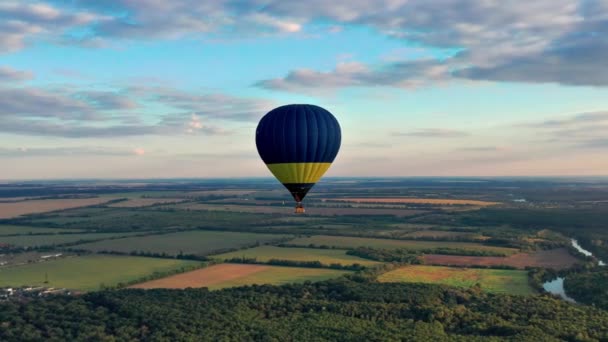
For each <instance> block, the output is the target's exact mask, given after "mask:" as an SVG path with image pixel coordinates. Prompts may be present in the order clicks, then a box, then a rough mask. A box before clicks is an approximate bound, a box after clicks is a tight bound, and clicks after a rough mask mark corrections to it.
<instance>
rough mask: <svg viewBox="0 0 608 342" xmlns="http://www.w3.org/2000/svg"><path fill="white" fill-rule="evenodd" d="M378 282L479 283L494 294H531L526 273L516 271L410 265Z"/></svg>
mask: <svg viewBox="0 0 608 342" xmlns="http://www.w3.org/2000/svg"><path fill="white" fill-rule="evenodd" d="M378 281H380V282H389V283H395V282H408V283H431V284H445V285H450V286H458V287H472V286H474V285H475V284H479V285H480V286H481V288H482V289H483V290H486V291H489V292H497V293H509V294H516V295H529V294H533V293H534V291H533V290H532V288H531V287H530V285H529V284H528V274H527V272H525V271H519V270H494V269H475V268H453V267H442V266H422V265H412V266H406V267H402V268H398V269H396V270H393V271H390V272H387V273H384V274H382V275H380V276H379V277H378Z"/></svg>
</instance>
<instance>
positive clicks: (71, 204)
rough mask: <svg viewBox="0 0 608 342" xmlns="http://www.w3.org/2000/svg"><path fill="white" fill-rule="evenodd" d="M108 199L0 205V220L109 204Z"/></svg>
mask: <svg viewBox="0 0 608 342" xmlns="http://www.w3.org/2000/svg"><path fill="white" fill-rule="evenodd" d="M108 200H109V199H108V198H102V197H93V198H70V199H47V200H31V201H22V202H13V203H0V219H3V218H12V217H17V216H21V215H27V214H35V213H44V212H48V211H55V210H64V209H70V208H78V207H86V206H89V205H96V204H101V203H105V202H107V201H108Z"/></svg>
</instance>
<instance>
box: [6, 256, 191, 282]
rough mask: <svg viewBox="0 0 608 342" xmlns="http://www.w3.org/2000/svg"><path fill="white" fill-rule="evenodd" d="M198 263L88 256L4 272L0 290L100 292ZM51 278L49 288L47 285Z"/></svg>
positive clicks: (35, 264) (29, 265) (15, 268)
mask: <svg viewBox="0 0 608 342" xmlns="http://www.w3.org/2000/svg"><path fill="white" fill-rule="evenodd" d="M196 264H198V262H195V261H186V260H176V259H157V258H143V257H128V256H124V257H123V256H109V255H86V256H80V257H67V258H62V259H56V260H52V261H46V262H39V263H34V264H27V265H21V266H16V267H8V268H0V287H5V286H13V287H17V286H45V287H55V288H68V289H74V290H81V291H92V290H98V289H99V288H100V286H101V285H102V284H103V285H106V286H112V285H116V284H118V283H121V282H128V281H132V280H136V279H138V278H141V277H144V276H146V275H149V274H152V273H154V272H167V271H171V270H174V269H177V268H181V267H183V266H189V265H196ZM45 275H48V280H49V282H48V284H45V283H44V279H45Z"/></svg>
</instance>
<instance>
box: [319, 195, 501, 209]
mask: <svg viewBox="0 0 608 342" xmlns="http://www.w3.org/2000/svg"><path fill="white" fill-rule="evenodd" d="M331 201H337V202H352V203H390V204H402V203H404V204H432V205H472V206H481V207H485V206H490V205H497V204H500V203H499V202H488V201H478V200H468V199H448V198H392V197H381V198H371V197H370V198H332V199H331Z"/></svg>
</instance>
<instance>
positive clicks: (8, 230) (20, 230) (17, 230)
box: [0, 224, 81, 236]
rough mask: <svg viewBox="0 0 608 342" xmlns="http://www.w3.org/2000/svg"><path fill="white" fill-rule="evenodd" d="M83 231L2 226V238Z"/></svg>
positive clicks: (0, 226)
mask: <svg viewBox="0 0 608 342" xmlns="http://www.w3.org/2000/svg"><path fill="white" fill-rule="evenodd" d="M80 231H81V230H78V229H60V228H39V227H28V226H13V225H6V224H2V225H0V236H2V235H15V234H23V235H26V234H44V233H47V234H54V233H64V232H72V233H77V232H80Z"/></svg>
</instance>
